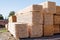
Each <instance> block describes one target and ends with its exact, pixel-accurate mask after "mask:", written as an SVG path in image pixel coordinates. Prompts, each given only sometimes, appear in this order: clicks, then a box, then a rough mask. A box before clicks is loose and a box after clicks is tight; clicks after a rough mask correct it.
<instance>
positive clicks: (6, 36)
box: [0, 29, 60, 40]
mask: <svg viewBox="0 0 60 40" xmlns="http://www.w3.org/2000/svg"><path fill="white" fill-rule="evenodd" d="M0 30H2V29H0ZM0 40H15V38H14V37H13V36H11V34H10V33H9V32H4V33H3V32H0ZM20 40H60V35H54V36H51V37H41V38H23V39H20Z"/></svg>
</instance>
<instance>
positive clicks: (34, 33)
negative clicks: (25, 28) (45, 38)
mask: <svg viewBox="0 0 60 40" xmlns="http://www.w3.org/2000/svg"><path fill="white" fill-rule="evenodd" d="M42 35H43V25H33V26H32V27H31V29H30V37H31V38H34V37H41V36H42Z"/></svg>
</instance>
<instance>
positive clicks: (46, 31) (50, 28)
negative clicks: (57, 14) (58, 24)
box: [43, 25, 54, 36]
mask: <svg viewBox="0 0 60 40" xmlns="http://www.w3.org/2000/svg"><path fill="white" fill-rule="evenodd" d="M43 29H44V36H52V35H53V34H54V27H53V25H44V28H43Z"/></svg>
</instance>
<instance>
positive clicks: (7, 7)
mask: <svg viewBox="0 0 60 40" xmlns="http://www.w3.org/2000/svg"><path fill="white" fill-rule="evenodd" d="M45 1H46V0H0V14H2V15H3V16H4V18H7V16H8V15H9V13H10V11H15V12H16V11H18V10H21V9H23V8H25V7H27V6H29V5H32V4H38V3H41V2H45ZM50 1H53V2H56V3H57V5H60V0H50Z"/></svg>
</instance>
